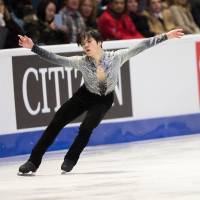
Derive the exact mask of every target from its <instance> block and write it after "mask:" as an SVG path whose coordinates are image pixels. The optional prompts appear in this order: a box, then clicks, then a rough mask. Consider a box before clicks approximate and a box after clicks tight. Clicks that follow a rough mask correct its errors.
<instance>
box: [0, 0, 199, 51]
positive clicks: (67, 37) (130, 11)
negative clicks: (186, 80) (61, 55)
mask: <svg viewBox="0 0 200 200" xmlns="http://www.w3.org/2000/svg"><path fill="white" fill-rule="evenodd" d="M90 28H95V29H99V31H100V32H101V33H102V36H103V38H104V40H119V39H134V38H143V37H151V36H154V35H156V34H160V33H163V32H167V31H169V30H171V29H174V28H183V30H184V32H185V33H186V34H196V33H200V0H0V49H3V48H16V47H19V46H18V36H17V35H18V34H21V35H24V34H27V35H28V36H30V37H32V39H33V40H34V42H36V43H38V44H43V45H52V44H66V43H75V42H76V38H77V34H78V33H80V32H81V31H83V30H85V29H90Z"/></svg>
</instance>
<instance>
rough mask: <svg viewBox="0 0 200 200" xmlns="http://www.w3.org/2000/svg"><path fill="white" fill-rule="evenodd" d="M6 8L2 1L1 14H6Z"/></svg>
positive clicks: (0, 5) (0, 3) (0, 2)
mask: <svg viewBox="0 0 200 200" xmlns="http://www.w3.org/2000/svg"><path fill="white" fill-rule="evenodd" d="M4 10H5V6H4V3H3V2H2V1H0V13H2V14H4Z"/></svg>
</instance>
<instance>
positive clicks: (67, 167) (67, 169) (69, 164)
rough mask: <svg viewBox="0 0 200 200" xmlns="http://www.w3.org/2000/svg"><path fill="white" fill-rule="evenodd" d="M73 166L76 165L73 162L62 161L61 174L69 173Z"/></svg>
mask: <svg viewBox="0 0 200 200" xmlns="http://www.w3.org/2000/svg"><path fill="white" fill-rule="evenodd" d="M75 165H76V163H75V162H74V161H72V160H69V159H64V161H63V163H62V165H61V170H63V174H64V173H65V172H70V171H71V170H72V169H73V167H74V166H75Z"/></svg>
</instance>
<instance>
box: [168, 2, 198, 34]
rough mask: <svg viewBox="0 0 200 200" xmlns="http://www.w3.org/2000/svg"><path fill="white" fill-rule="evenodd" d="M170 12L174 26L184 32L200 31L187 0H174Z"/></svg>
mask: <svg viewBox="0 0 200 200" xmlns="http://www.w3.org/2000/svg"><path fill="white" fill-rule="evenodd" d="M171 12H172V14H173V18H174V20H175V23H176V26H178V27H180V28H182V29H183V31H184V32H185V34H194V33H200V29H199V27H198V26H197V25H196V23H195V21H194V19H193V17H192V13H191V11H190V4H189V1H188V0H174V5H172V6H171Z"/></svg>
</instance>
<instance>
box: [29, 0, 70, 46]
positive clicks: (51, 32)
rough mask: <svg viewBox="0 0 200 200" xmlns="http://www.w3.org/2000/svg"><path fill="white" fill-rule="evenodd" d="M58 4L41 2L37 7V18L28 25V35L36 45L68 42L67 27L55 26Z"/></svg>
mask: <svg viewBox="0 0 200 200" xmlns="http://www.w3.org/2000/svg"><path fill="white" fill-rule="evenodd" d="M55 14H56V3H55V1H54V0H41V1H40V2H39V4H38V7H37V18H38V20H35V21H34V19H33V18H32V20H30V22H29V23H26V25H25V28H26V30H27V33H26V34H27V35H28V36H29V37H31V38H32V39H33V41H34V42H35V43H39V44H45V45H53V44H63V43H66V42H67V38H66V32H65V27H64V26H62V25H60V27H59V26H58V25H56V24H55V22H54V19H55Z"/></svg>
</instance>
